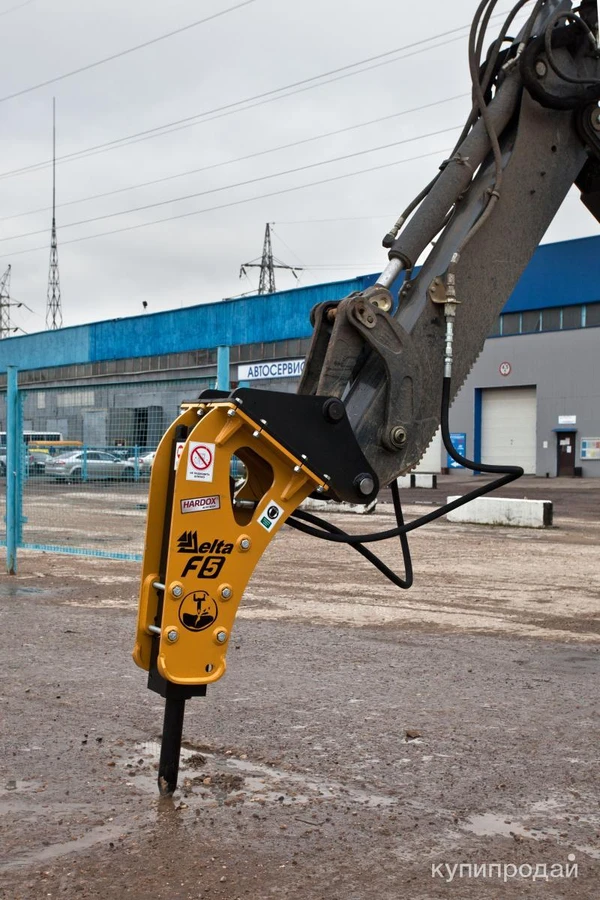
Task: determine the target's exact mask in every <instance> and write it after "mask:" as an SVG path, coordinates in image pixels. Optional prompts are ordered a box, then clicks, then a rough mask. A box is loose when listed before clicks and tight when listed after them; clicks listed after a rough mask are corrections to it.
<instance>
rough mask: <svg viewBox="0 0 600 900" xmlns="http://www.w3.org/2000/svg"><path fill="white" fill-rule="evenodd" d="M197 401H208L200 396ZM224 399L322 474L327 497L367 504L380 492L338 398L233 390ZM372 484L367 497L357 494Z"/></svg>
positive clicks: (365, 494)
mask: <svg viewBox="0 0 600 900" xmlns="http://www.w3.org/2000/svg"><path fill="white" fill-rule="evenodd" d="M200 399H201V400H205V399H206V400H209V399H211V398H209V397H208V396H206V394H205V393H204V392H203V393H202V394H201V395H200ZM228 399H229V400H230V401H231V402H233V403H235V404H236V406H239V407H240V409H243V410H244V412H245V413H246V415H248V416H249V417H250V418H251V419H252V420H253V421H255V422H256V423H257V425H258V426H259V427H263V428H265V429H266V430H267V431H268V432H269V434H271V435H272V436H273V437H274V438H275V439H276V440H277V441H279V443H280V444H282V446H284V447H285V448H286V450H289V452H290V453H292V454H293V455H294V456H296V457H297V458H298V459H300V460H301V461H302V462H304V463H305V464H306V466H307V468H309V469H311V470H312V471H313V472H314V473H315V474H316V475H320V476H321V478H323V480H324V481H326V482H327V483H328V484H329V486H330V492H328V493H327V497H330V496H331V498H332V499H334V500H345V501H347V502H349V503H368V502H369V501H370V500H373V499H374V498H375V497H376V496H377V493H378V491H379V479H378V478H377V475H376V474H375V472H374V470H373V469H372V467H371V465H370V464H369V462H368V461H367V459H366V457H365V455H364V454H363V452H362V450H361V449H360V447H359V445H358V442H357V440H356V438H355V437H354V432H353V431H352V427H351V425H350V422H349V420H348V416H347V415H346V410H345V408H344V405H343V403H342V402H341V401H340V400H338V399H337V398H336V397H320V396H319V397H317V396H311V395H306V394H287V393H284V392H282V391H259V390H256V389H253V388H237V389H236V390H234V391H232V392H231V393H230V394H229V397H228ZM366 478H370V479H371V480H372V484H373V488H372V490H370V491H368V492H367V493H363V491H361V490H360V488H359V484H360V482H361V481H362V483H363V488H364V486H365V484H368V483H369V482H368V481H366Z"/></svg>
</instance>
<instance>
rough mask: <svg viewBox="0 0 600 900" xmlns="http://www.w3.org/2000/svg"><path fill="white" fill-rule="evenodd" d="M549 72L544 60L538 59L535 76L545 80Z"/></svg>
mask: <svg viewBox="0 0 600 900" xmlns="http://www.w3.org/2000/svg"><path fill="white" fill-rule="evenodd" d="M547 72H548V66H547V65H546V63H545V62H544V60H543V59H538V60H537V62H536V64H535V74H536V75H537V77H538V78H543V77H544V76H545V75H546V73H547Z"/></svg>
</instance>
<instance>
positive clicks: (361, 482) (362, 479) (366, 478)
mask: <svg viewBox="0 0 600 900" xmlns="http://www.w3.org/2000/svg"><path fill="white" fill-rule="evenodd" d="M354 484H355V485H356V487H357V489H358V492H359V494H362V495H363V497H368V495H369V494H372V493H373V489H374V488H375V482H374V480H373V478H372V476H371V475H369V474H368V473H366V472H363V474H361V475H357V477H356V479H355V481H354Z"/></svg>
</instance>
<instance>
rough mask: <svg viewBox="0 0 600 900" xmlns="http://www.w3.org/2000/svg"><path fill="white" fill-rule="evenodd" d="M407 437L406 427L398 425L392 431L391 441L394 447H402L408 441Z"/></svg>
mask: <svg viewBox="0 0 600 900" xmlns="http://www.w3.org/2000/svg"><path fill="white" fill-rule="evenodd" d="M406 438H407V434H406V428H404V427H403V426H402V425H396V427H395V428H392V430H391V431H390V441H391V442H392V444H393V445H394V447H402V445H403V444H405V443H406Z"/></svg>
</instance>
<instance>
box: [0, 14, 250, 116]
mask: <svg viewBox="0 0 600 900" xmlns="http://www.w3.org/2000/svg"><path fill="white" fill-rule="evenodd" d="M250 3H256V0H243V2H242V3H238V4H237V5H236V6H230V7H229V8H228V9H223V10H221V12H218V13H213V15H212V16H207V17H206V18H205V19H198V21H197V22H190V23H189V25H183V27H181V28H176V29H175V31H169V32H167V33H166V34H161V35H159V36H158V37H155V38H152V39H151V40H149V41H144V43H143V44H136V46H135V47H129V48H128V49H127V50H121V51H120V52H119V53H113V54H112V55H111V56H105V57H104V59H99V60H96V62H93V63H88V64H87V65H86V66H80V67H79V68H78V69H73V71H72V72H65V73H64V75H57V76H56V77H55V78H48V79H47V80H46V81H40V82H39V84H32V85H31V86H30V87H27V88H23V89H22V90H20V91H15V92H14V93H13V94H7V95H6V96H5V97H0V103H5V102H6V101H7V100H14V98H15V97H22V96H23V94H29V93H31V91H37V90H38V89H39V88H43V87H47V86H48V85H49V84H55V83H56V82H57V81H63V80H64V79H65V78H71V77H72V76H73V75H79V74H80V73H81V72H87V71H88V70H89V69H95V68H97V67H98V66H103V65H104V63H107V62H112V61H113V60H115V59H119V58H120V57H121V56H127V55H128V54H129V53H135V52H136V50H142V49H143V48H144V47H150V46H151V45H152V44H157V43H158V42H159V41H165V40H167V38H171V37H174V36H175V35H177V34H182V33H183V32H184V31H189V30H190V29H191V28H197V27H198V25H204V24H205V23H206V22H211V21H212V20H213V19H219V18H220V17H221V16H225V15H227V13H230V12H235V11H236V10H237V9H241V8H242V7H243V6H248V5H249V4H250ZM23 5H25V4H23ZM8 11H10V10H8Z"/></svg>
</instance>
